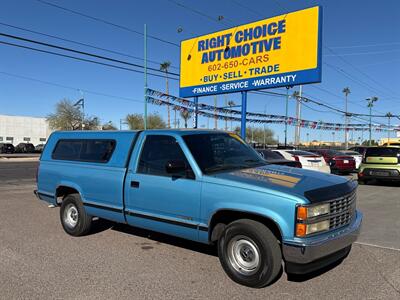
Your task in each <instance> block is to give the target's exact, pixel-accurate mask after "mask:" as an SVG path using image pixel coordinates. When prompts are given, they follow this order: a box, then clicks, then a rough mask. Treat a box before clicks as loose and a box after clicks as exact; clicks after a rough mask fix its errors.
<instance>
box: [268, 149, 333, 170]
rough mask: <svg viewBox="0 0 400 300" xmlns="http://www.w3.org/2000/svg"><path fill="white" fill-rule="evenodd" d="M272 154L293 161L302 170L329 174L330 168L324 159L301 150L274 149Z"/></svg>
mask: <svg viewBox="0 0 400 300" xmlns="http://www.w3.org/2000/svg"><path fill="white" fill-rule="evenodd" d="M273 151H274V152H278V153H280V154H281V155H282V156H283V157H284V158H286V159H289V160H295V161H298V162H300V163H301V165H302V168H303V169H308V170H313V171H319V172H323V173H330V172H331V168H330V167H329V165H328V164H327V163H326V162H325V159H324V158H323V157H322V156H320V155H318V154H315V153H312V152H307V151H302V150H289V149H276V150H273Z"/></svg>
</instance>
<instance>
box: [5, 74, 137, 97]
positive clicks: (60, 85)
mask: <svg viewBox="0 0 400 300" xmlns="http://www.w3.org/2000/svg"><path fill="white" fill-rule="evenodd" d="M0 74H3V75H6V76H11V77H15V78H19V79H24V80H29V81H34V82H38V83H42V84H47V85H52V86H56V87H61V88H64V89H69V90H74V91H82V92H85V93H88V94H93V95H98V96H103V97H110V98H115V99H120V100H125V101H132V102H140V103H143V102H144V101H143V100H136V99H132V98H127V97H121V96H116V95H110V94H105V93H101V92H97V91H92V90H87V89H82V88H76V87H71V86H67V85H63V84H59V83H55V82H51V81H45V80H41V79H37V78H32V77H27V76H23V75H17V74H13V73H8V72H3V71H0Z"/></svg>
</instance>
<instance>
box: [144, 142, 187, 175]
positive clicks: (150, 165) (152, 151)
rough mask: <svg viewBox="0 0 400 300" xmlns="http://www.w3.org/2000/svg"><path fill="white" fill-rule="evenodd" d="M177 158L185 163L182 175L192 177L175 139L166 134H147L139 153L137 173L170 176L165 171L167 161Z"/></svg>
mask: <svg viewBox="0 0 400 300" xmlns="http://www.w3.org/2000/svg"><path fill="white" fill-rule="evenodd" d="M173 160H179V161H183V162H184V163H185V165H186V171H184V172H182V174H179V175H181V176H182V177H193V176H188V174H193V171H192V169H191V168H190V165H189V163H188V161H187V159H186V156H185V154H184V153H183V151H182V149H181V147H180V146H179V144H178V142H177V141H176V139H175V138H174V137H172V136H168V135H148V136H147V137H146V140H145V142H144V146H143V149H142V153H141V154H140V160H139V166H138V169H137V172H138V173H142V174H149V175H157V176H166V177H171V174H168V173H167V171H166V165H167V163H168V162H169V161H173Z"/></svg>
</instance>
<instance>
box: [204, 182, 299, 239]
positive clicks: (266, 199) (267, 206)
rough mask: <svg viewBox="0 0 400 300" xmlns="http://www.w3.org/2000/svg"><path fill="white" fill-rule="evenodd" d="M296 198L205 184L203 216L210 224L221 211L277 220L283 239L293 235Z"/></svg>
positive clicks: (205, 221)
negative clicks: (231, 211) (294, 199)
mask: <svg viewBox="0 0 400 300" xmlns="http://www.w3.org/2000/svg"><path fill="white" fill-rule="evenodd" d="M295 206H296V201H293V199H286V198H282V197H281V196H277V195H273V194H266V193H262V192H259V191H251V190H247V189H241V188H232V187H226V186H221V185H210V184H205V185H203V192H202V205H201V219H202V220H203V221H204V223H207V224H208V225H209V226H210V222H211V220H212V217H213V216H214V215H215V214H216V213H217V212H218V211H221V210H233V211H238V212H243V213H250V214H256V215H259V216H261V217H265V218H268V219H270V220H272V221H273V222H275V223H276V225H277V226H278V228H279V230H280V231H281V235H282V239H286V238H291V237H293V232H294V218H295Z"/></svg>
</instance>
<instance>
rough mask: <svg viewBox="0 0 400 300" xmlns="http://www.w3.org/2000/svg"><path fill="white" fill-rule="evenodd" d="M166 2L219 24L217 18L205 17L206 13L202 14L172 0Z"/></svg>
mask: <svg viewBox="0 0 400 300" xmlns="http://www.w3.org/2000/svg"><path fill="white" fill-rule="evenodd" d="M167 1H168V2H171V3H173V4H175V5H176V6H179V7H181V8H184V9H186V10H189V11H191V12H193V13H195V14H197V15H199V16H202V17H204V18H207V19H209V20H211V21H214V22H217V23H219V22H220V20H218V18H214V17H212V16H210V15H207V14H206V13H203V12H202V11H200V10H197V9H194V8H191V7H190V6H187V5H185V4H183V3H181V2H178V1H174V0H167Z"/></svg>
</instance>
